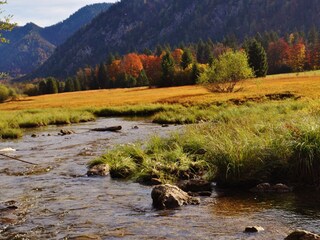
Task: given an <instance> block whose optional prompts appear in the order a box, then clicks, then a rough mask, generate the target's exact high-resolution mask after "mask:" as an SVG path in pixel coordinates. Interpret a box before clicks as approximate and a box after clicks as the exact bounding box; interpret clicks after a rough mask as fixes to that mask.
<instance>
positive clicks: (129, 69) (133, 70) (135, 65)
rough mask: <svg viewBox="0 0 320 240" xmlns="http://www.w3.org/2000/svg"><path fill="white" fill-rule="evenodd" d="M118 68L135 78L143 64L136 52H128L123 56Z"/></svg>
mask: <svg viewBox="0 0 320 240" xmlns="http://www.w3.org/2000/svg"><path fill="white" fill-rule="evenodd" d="M120 68H121V72H122V73H125V74H128V75H130V76H132V77H134V78H137V77H139V75H140V73H141V71H142V70H143V65H142V62H141V60H140V58H139V56H138V55H137V54H135V53H130V54H127V55H125V56H124V57H123V59H122V60H121V63H120Z"/></svg>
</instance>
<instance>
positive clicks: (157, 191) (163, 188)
mask: <svg viewBox="0 0 320 240" xmlns="http://www.w3.org/2000/svg"><path fill="white" fill-rule="evenodd" d="M151 197H152V200H153V206H154V207H155V208H156V209H174V208H178V207H181V206H183V205H188V204H191V205H197V204H200V199H199V198H195V197H191V196H189V195H188V193H186V192H184V191H183V190H181V189H180V188H178V187H177V186H173V185H170V184H165V185H159V186H156V187H154V188H153V190H152V192H151Z"/></svg>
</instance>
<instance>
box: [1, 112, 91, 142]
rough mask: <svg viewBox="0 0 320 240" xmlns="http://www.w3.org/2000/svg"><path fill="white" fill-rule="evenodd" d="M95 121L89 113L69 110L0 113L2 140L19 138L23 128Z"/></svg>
mask: <svg viewBox="0 0 320 240" xmlns="http://www.w3.org/2000/svg"><path fill="white" fill-rule="evenodd" d="M93 120H95V116H94V115H93V114H92V113H91V112H88V111H83V110H68V109H45V110H25V111H17V112H13V111H10V112H8V111H2V112H1V113H0V138H2V139H8V138H19V137H21V136H22V129H23V128H35V127H41V126H48V125H61V124H71V123H79V122H87V121H93Z"/></svg>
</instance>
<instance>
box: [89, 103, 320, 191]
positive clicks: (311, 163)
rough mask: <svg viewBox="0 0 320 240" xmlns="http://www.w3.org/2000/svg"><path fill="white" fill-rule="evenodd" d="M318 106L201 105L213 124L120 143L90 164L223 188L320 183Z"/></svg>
mask: <svg viewBox="0 0 320 240" xmlns="http://www.w3.org/2000/svg"><path fill="white" fill-rule="evenodd" d="M319 107H320V102H318V101H316V102H307V101H292V100H290V101H289V100H287V101H282V102H268V103H264V104H252V103H250V104H247V105H244V106H240V107H236V106H230V107H223V108H220V109H216V108H212V109H210V108H208V109H207V110H206V109H202V110H201V109H200V110H199V109H197V111H204V112H205V113H206V114H207V115H206V117H207V118H208V119H209V120H210V122H208V123H203V124H197V125H192V126H189V127H188V128H187V130H186V131H185V132H184V133H182V134H173V135H172V136H170V137H168V138H159V137H153V138H152V139H151V140H149V141H148V142H147V143H146V144H135V145H125V146H120V147H118V148H116V149H115V150H111V151H109V153H107V154H106V155H104V156H103V157H102V158H100V159H98V160H96V161H95V162H93V163H91V164H96V163H99V162H104V163H108V164H109V165H110V166H111V169H115V168H118V167H119V165H121V168H126V167H127V166H130V169H131V171H130V174H128V175H126V176H125V178H131V179H136V180H141V179H142V180H145V179H150V178H151V177H157V178H161V179H162V180H163V181H165V182H166V181H168V182H172V181H173V182H174V181H178V180H179V179H185V178H193V177H195V176H197V177H202V178H205V179H208V180H213V181H216V182H217V183H218V184H220V185H223V186H253V185H254V184H257V183H260V182H264V181H268V182H273V183H277V182H279V181H281V182H284V183H293V184H302V185H313V186H318V185H319V184H320V125H319V123H320V121H319V120H320V111H319V109H320V108H319ZM197 111H194V113H197ZM188 114H190V112H189V113H188ZM137 152H138V153H139V154H133V153H137ZM112 156H116V158H114V157H112ZM115 164H116V167H114V166H115ZM115 171H116V169H115Z"/></svg>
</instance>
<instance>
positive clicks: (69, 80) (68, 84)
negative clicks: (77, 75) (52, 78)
mask: <svg viewBox="0 0 320 240" xmlns="http://www.w3.org/2000/svg"><path fill="white" fill-rule="evenodd" d="M73 91H74V84H73V79H72V78H70V77H69V78H67V80H66V85H65V86H64V92H73Z"/></svg>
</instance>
